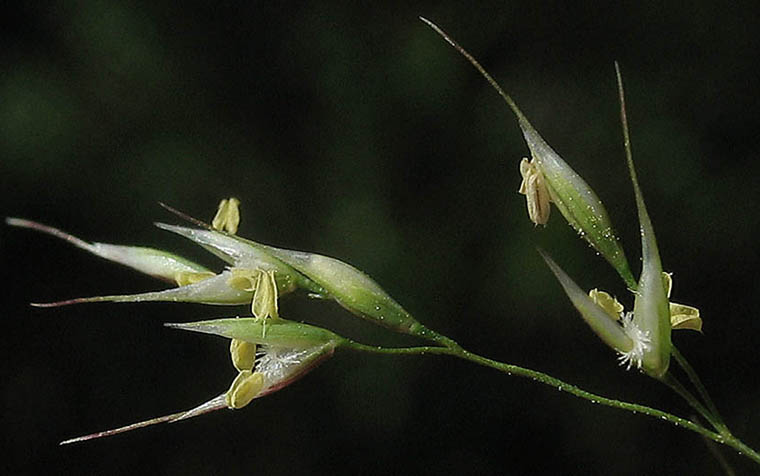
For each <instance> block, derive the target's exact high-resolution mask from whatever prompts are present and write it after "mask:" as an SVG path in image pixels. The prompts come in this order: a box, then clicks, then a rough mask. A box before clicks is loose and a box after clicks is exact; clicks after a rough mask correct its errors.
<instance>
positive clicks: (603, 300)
mask: <svg viewBox="0 0 760 476" xmlns="http://www.w3.org/2000/svg"><path fill="white" fill-rule="evenodd" d="M588 295H589V297H590V298H591V300H592V301H594V302H595V303H596V304H597V305H599V307H601V308H602V309H604V312H606V313H607V314H609V315H610V317H612V318H613V319H614V320H616V321H617V320H620V314H621V313H622V312H623V310H624V307H623V305H622V304H620V302H619V301H618V300H617V299H615V298H614V297H612V296H610V295H609V294H608V293H606V292H604V291H600V290H598V289H592V290H591V291H589V292H588Z"/></svg>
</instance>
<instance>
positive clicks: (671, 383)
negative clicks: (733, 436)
mask: <svg viewBox="0 0 760 476" xmlns="http://www.w3.org/2000/svg"><path fill="white" fill-rule="evenodd" d="M660 381H661V382H662V383H664V384H665V385H667V386H668V387H670V389H671V390H673V391H674V392H676V393H677V394H678V395H679V396H680V397H681V398H683V399H684V400H686V403H688V404H689V405H690V406H691V408H693V409H694V410H696V411H697V412H699V414H700V415H702V417H704V418H705V419H706V420H707V421H708V422H710V424H711V425H712V426H713V427H714V428H715V429H716V430H718V432H719V433H721V434H723V433H724V428H725V425H723V424H722V423H721V422H720V420H718V418H717V417H716V416H715V415H713V414H712V412H710V411H709V410H708V409H707V408H705V406H704V405H702V403H701V402H700V401H699V400H697V397H695V396H694V395H693V394H692V393H691V392H690V391H689V390H687V389H686V387H684V386H683V384H682V383H681V382H679V381H678V379H676V378H675V376H674V375H673V374H672V373H670V372H668V373H667V374H666V375H665V376H664V377H663V378H661V379H660Z"/></svg>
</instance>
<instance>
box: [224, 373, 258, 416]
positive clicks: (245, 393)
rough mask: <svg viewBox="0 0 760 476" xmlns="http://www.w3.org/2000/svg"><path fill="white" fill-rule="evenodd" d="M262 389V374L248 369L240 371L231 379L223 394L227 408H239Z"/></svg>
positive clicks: (249, 401)
mask: <svg viewBox="0 0 760 476" xmlns="http://www.w3.org/2000/svg"><path fill="white" fill-rule="evenodd" d="M263 389H264V375H263V374H261V373H259V372H251V371H250V370H243V371H241V372H240V373H239V374H238V375H237V377H235V380H233V381H232V385H230V389H229V390H227V393H226V394H225V402H226V403H227V407H228V408H233V409H239V408H243V407H244V406H246V405H248V404H249V403H251V400H253V399H254V398H256V396H257V395H258V394H259V393H261V391H262V390H263Z"/></svg>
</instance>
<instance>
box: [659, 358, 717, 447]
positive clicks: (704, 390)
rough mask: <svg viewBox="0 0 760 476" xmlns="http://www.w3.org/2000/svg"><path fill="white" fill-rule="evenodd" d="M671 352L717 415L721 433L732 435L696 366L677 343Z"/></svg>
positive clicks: (711, 410)
mask: <svg viewBox="0 0 760 476" xmlns="http://www.w3.org/2000/svg"><path fill="white" fill-rule="evenodd" d="M671 352H672V354H673V357H675V359H676V362H677V363H678V365H680V366H681V368H682V369H683V371H684V372H685V373H686V376H687V377H689V380H690V381H691V383H692V384H693V385H694V388H696V389H697V392H698V393H699V396H701V397H702V401H703V402H704V403H705V404H706V405H707V409H708V410H710V413H712V415H713V416H714V417H715V419H716V421H717V423H718V425H719V426H717V427H716V428H717V429H718V430H719V431H720V432H721V433H724V434H725V436H730V435H731V432H730V431H729V430H728V427H727V426H726V424H725V423H724V422H723V417H721V416H720V412H718V407H716V406H715V403H714V402H713V400H712V398H710V394H709V393H707V388H705V386H704V385H703V384H702V380H700V378H699V376H698V375H697V372H695V371H694V368H693V367H692V366H691V365H690V364H689V362H688V361H687V360H686V357H684V356H683V354H681V352H679V351H678V349H676V346H675V345H674V346H671Z"/></svg>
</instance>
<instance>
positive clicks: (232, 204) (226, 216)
mask: <svg viewBox="0 0 760 476" xmlns="http://www.w3.org/2000/svg"><path fill="white" fill-rule="evenodd" d="M239 206H240V200H238V199H237V198H230V199H224V200H222V201H221V202H219V208H218V209H217V211H216V215H215V216H214V219H213V220H212V221H211V226H212V227H213V228H214V229H215V230H219V231H222V230H224V231H226V232H228V233H230V234H233V235H234V234H235V233H237V229H238V225H239V224H240V208H239Z"/></svg>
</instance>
